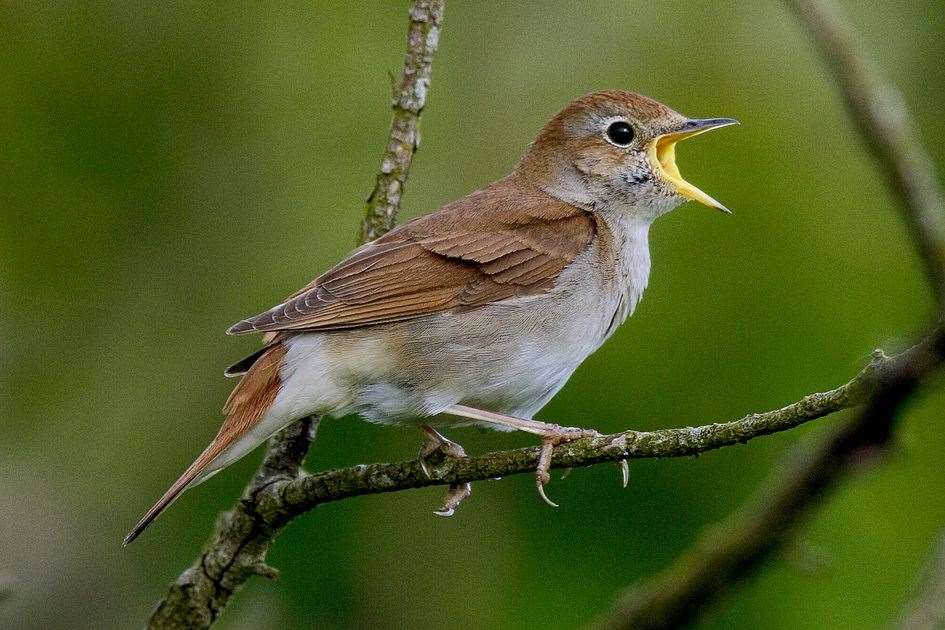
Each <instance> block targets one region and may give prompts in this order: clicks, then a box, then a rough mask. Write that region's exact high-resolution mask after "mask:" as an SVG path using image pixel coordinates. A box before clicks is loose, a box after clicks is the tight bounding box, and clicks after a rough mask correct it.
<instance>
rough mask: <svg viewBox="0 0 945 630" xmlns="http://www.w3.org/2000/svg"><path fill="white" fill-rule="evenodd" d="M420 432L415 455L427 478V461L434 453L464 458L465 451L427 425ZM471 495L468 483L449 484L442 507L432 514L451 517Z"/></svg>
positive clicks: (428, 471) (470, 487)
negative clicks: (419, 443) (421, 442)
mask: <svg viewBox="0 0 945 630" xmlns="http://www.w3.org/2000/svg"><path fill="white" fill-rule="evenodd" d="M420 430H421V431H423V436H424V437H423V444H421V445H420V452H419V453H418V454H417V461H418V462H419V463H420V469H421V470H423V474H425V475H426V476H427V477H432V476H431V475H430V469H429V467H428V466H427V460H428V459H429V458H430V456H431V455H433V454H434V453H437V452H439V453H442V454H443V456H445V457H453V458H459V457H466V451H465V450H463V447H462V446H460V445H459V444H457V443H456V442H453V441H452V440H450V439H449V438H447V437H446V436H445V435H443V434H442V433H440V432H439V431H437V430H436V429H434V428H433V427H431V426H430V425H428V424H421V425H420ZM470 494H472V485H471V484H470V483H469V482H464V483H454V484H450V487H449V490H447V492H446V496H445V497H444V498H443V506H442V507H441V508H440V509H438V510H436V511H435V512H433V513H434V514H436V515H437V516H453V513H454V512H455V511H456V508H457V507H459V504H460V503H462V502H463V500H464V499H465V498H466V497H468V496H469V495H470Z"/></svg>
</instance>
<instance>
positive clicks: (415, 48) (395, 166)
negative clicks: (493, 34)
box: [148, 0, 445, 628]
mask: <svg viewBox="0 0 945 630" xmlns="http://www.w3.org/2000/svg"><path fill="white" fill-rule="evenodd" d="M444 4H445V0H412V1H411V2H410V9H409V12H410V25H409V28H408V31H407V55H406V58H405V59H404V68H403V72H402V75H401V80H400V83H399V85H398V86H397V87H396V89H395V90H394V95H393V108H394V116H393V121H392V122H391V129H390V136H389V138H388V141H387V145H386V149H385V151H384V158H383V160H382V162H381V167H380V171H379V173H378V175H377V182H376V184H375V187H374V191H373V192H372V193H371V196H370V198H369V199H368V203H367V209H366V217H365V219H364V223H363V225H362V230H361V242H362V243H363V242H366V241H368V240H372V239H375V238H377V237H378V236H380V235H382V234H383V233H384V232H386V231H388V230H390V229H391V228H392V227H393V225H394V222H395V221H396V218H397V211H398V209H399V208H400V199H401V195H402V193H403V187H404V183H405V182H406V181H407V174H408V172H409V170H410V163H411V161H412V158H413V154H414V152H415V151H416V149H417V145H418V144H419V141H420V135H419V134H420V131H419V129H420V114H421V112H422V111H423V106H424V104H425V103H426V96H427V91H428V90H429V87H430V73H431V67H432V63H433V54H434V53H435V52H436V47H437V42H438V38H439V32H440V26H441V24H442V21H443V9H444ZM317 429H318V419H317V418H306V419H304V420H300V421H299V422H296V423H294V424H293V425H291V426H289V427H287V428H286V429H284V430H283V431H281V432H280V433H279V434H278V435H276V436H274V437H273V438H272V439H271V440H270V443H269V447H268V450H267V451H266V456H265V458H264V459H263V463H262V464H261V465H260V467H259V470H258V471H257V472H256V474H255V476H254V477H253V479H252V481H250V483H249V485H247V487H246V489H245V490H244V492H243V496H242V498H241V499H240V500H239V502H238V503H237V504H236V505H235V506H234V507H233V508H232V509H231V510H230V511H228V512H225V513H224V514H223V515H221V517H220V519H219V521H218V522H217V525H216V527H215V528H214V531H213V533H212V534H211V536H210V540H209V541H208V542H207V544H206V545H205V546H204V549H203V551H202V552H201V554H200V556H199V557H198V558H197V559H196V560H195V561H194V563H193V564H192V565H191V566H190V567H189V568H187V569H186V570H185V571H184V572H183V573H182V574H181V575H180V577H178V578H177V580H176V581H175V582H174V583H173V584H171V586H170V588H169V589H168V592H167V595H165V597H164V599H163V600H161V602H160V603H159V604H158V607H157V609H156V610H155V611H154V613H153V614H152V616H151V618H150V620H149V622H148V628H208V627H210V626H211V625H212V624H213V623H214V622H215V621H216V619H217V617H218V616H219V614H220V613H221V612H222V610H223V608H224V607H225V606H226V604H227V603H228V602H229V600H230V598H231V597H232V596H233V595H234V594H235V593H236V591H237V590H238V589H239V588H240V587H241V586H242V585H243V583H245V582H246V580H247V579H248V578H249V577H250V576H252V575H261V576H264V577H269V578H272V577H275V576H276V575H277V574H278V572H277V571H276V570H275V569H273V568H272V567H270V566H268V565H266V563H265V558H266V553H267V552H268V551H269V546H270V544H271V543H272V540H273V537H274V536H275V535H276V534H277V533H278V532H279V531H280V530H281V528H282V527H283V526H284V525H285V522H286V521H284V520H281V519H278V518H276V519H273V518H267V516H270V515H268V514H266V513H265V506H261V505H260V503H259V498H260V497H261V495H263V494H264V491H265V490H266V489H267V488H269V487H271V486H272V485H273V484H275V483H277V482H279V481H282V480H286V479H293V478H295V477H298V476H299V475H300V474H301V465H302V461H303V460H304V459H305V455H306V454H307V453H308V449H309V446H310V445H311V443H312V441H313V440H314V439H315V434H316V431H317Z"/></svg>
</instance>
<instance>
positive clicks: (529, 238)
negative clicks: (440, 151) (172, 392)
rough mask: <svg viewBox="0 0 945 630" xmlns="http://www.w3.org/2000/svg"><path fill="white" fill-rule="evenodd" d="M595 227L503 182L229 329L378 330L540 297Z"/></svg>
mask: <svg viewBox="0 0 945 630" xmlns="http://www.w3.org/2000/svg"><path fill="white" fill-rule="evenodd" d="M595 227H596V225H595V223H594V219H593V217H592V216H591V215H590V214H588V213H586V212H585V211H583V210H581V209H579V208H576V207H574V206H570V205H568V204H565V203H563V202H561V201H558V200H556V199H554V198H552V197H550V196H548V195H546V194H545V193H542V192H540V191H536V190H534V189H529V188H523V186H522V184H521V183H520V182H519V183H517V184H515V183H512V184H510V182H509V180H502V181H500V182H496V184H493V185H492V186H491V187H489V188H487V189H484V190H482V191H478V192H476V193H473V194H472V195H470V196H469V197H466V198H464V199H461V200H460V201H458V202H455V203H453V204H449V205H447V206H445V207H444V208H442V209H440V210H439V211H437V212H435V213H433V214H430V215H427V216H425V217H421V218H420V219H417V220H415V221H412V222H410V223H407V224H405V225H403V226H401V227H399V228H397V229H395V230H393V231H391V232H389V233H388V234H387V235H385V236H383V237H382V238H380V239H378V240H376V241H374V242H373V243H369V244H368V245H365V246H364V247H361V248H360V249H358V250H356V251H355V252H354V253H352V254H351V255H350V256H349V257H348V258H347V259H346V260H344V261H342V262H341V263H340V264H338V265H337V266H336V267H334V268H333V269H331V270H329V271H328V272H326V273H325V274H323V275H322V276H320V277H318V278H316V279H315V280H314V281H312V282H311V283H310V284H309V285H308V286H306V287H305V288H303V289H302V290H300V291H299V292H297V293H296V294H294V295H293V296H291V297H290V298H289V299H288V300H287V301H285V302H283V303H282V304H279V305H277V306H275V307H273V308H272V309H270V310H268V311H266V312H265V313H261V314H259V315H257V316H255V317H251V318H248V319H245V320H243V321H241V322H238V323H237V324H235V325H234V326H233V327H232V328H230V330H229V332H230V333H232V334H236V333H244V332H254V331H269V332H271V331H279V330H286V331H290V330H312V331H318V330H336V329H343V328H352V327H358V326H371V325H376V324H382V323H389V322H394V321H402V320H407V319H413V318H416V317H422V316H424V315H429V314H432V313H437V312H442V311H448V310H451V309H470V308H476V307H480V306H483V305H486V304H491V303H495V302H500V301H502V300H507V299H510V298H513V297H516V296H521V295H528V294H534V293H541V292H543V291H547V290H548V289H549V288H550V287H551V286H553V285H554V282H555V280H556V279H557V277H558V275H559V274H560V273H561V272H562V271H563V270H564V269H565V268H566V267H567V266H568V265H570V264H571V262H573V261H574V259H575V258H576V257H577V256H578V255H579V254H580V253H581V252H582V251H584V250H585V249H587V247H588V246H589V245H590V243H591V241H592V239H593V236H594V234H595Z"/></svg>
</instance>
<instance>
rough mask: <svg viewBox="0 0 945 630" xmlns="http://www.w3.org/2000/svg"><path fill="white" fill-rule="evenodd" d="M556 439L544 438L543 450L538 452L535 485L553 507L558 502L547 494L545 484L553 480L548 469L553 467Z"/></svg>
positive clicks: (556, 505)
mask: <svg viewBox="0 0 945 630" xmlns="http://www.w3.org/2000/svg"><path fill="white" fill-rule="evenodd" d="M555 441H556V440H555V438H553V437H548V438H545V439H544V440H542V442H541V451H540V452H539V453H538V466H537V467H536V468H535V486H536V487H537V488H538V496H540V497H541V499H542V501H544V502H545V503H547V504H548V505H550V506H551V507H558V504H557V503H555V502H554V501H552V500H551V499H549V498H548V495H547V494H545V484H546V483H548V482H549V481H551V475H549V474H548V469H550V468H551V456H552V455H553V454H554V449H555Z"/></svg>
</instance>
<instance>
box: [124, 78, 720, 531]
mask: <svg viewBox="0 0 945 630" xmlns="http://www.w3.org/2000/svg"><path fill="white" fill-rule="evenodd" d="M731 124H736V121H735V120H732V119H730V118H710V119H690V118H686V117H685V116H682V115H681V114H678V113H677V112H675V111H673V110H672V109H670V108H668V107H666V106H664V105H662V104H660V103H658V102H656V101H654V100H652V99H649V98H646V97H644V96H641V95H639V94H634V93H632V92H625V91H605V92H595V93H592V94H588V95H586V96H583V97H581V98H579V99H577V100H576V101H574V102H572V103H571V104H570V105H568V106H567V107H565V108H564V110H562V111H561V112H560V113H559V114H558V115H557V116H555V117H554V118H553V119H552V120H551V121H550V122H549V123H548V124H547V125H545V127H544V128H543V129H542V130H541V132H540V133H539V134H538V137H537V138H536V139H535V141H534V142H533V143H532V144H531V146H530V147H529V149H528V151H527V152H526V153H525V156H524V157H523V158H522V160H521V162H520V163H519V164H518V166H517V167H516V168H515V169H514V170H513V171H512V173H511V174H510V175H508V176H507V177H504V178H502V179H500V180H498V181H496V182H494V183H492V184H490V185H488V186H486V187H485V188H483V189H482V190H478V191H476V192H474V193H472V194H470V195H468V196H466V197H464V198H462V199H459V200H457V201H454V202H452V203H449V204H447V205H445V206H443V207H442V208H440V209H439V210H437V211H436V212H434V213H432V214H429V215H426V216H423V217H420V218H418V219H415V220H413V221H411V222H409V223H406V224H404V225H402V226H400V227H398V228H396V229H394V230H392V231H391V232H389V233H388V234H386V235H384V236H382V237H381V238H379V239H377V240H375V241H373V242H371V243H368V244H366V245H364V246H363V247H360V248H359V249H357V250H355V251H354V252H353V253H352V254H351V255H350V256H349V257H348V258H346V259H345V260H343V261H342V262H341V263H339V264H338V265H336V266H335V267H334V268H332V269H330V270H328V271H327V272H325V273H324V274H322V275H321V276H319V277H318V278H316V279H315V280H313V281H312V282H311V283H310V284H309V285H308V286H306V287H304V288H303V289H301V290H300V291H298V292H297V293H295V294H294V295H292V296H291V297H290V298H289V299H288V300H286V301H285V302H283V303H281V304H279V305H278V306H275V307H274V308H272V309H270V310H268V311H266V312H264V313H262V314H260V315H257V316H255V317H250V318H248V319H244V320H242V321H240V322H238V323H236V324H235V325H233V326H232V327H231V328H230V329H229V331H228V333H229V334H241V333H251V332H262V333H265V337H264V341H265V343H264V346H263V348H262V349H261V350H259V351H258V352H256V353H254V354H252V355H251V356H249V357H247V358H246V359H243V360H242V361H240V362H238V363H236V364H235V365H233V366H232V367H230V369H228V370H227V372H226V373H227V375H228V376H237V375H241V379H240V381H239V383H238V384H237V386H236V388H235V389H234V390H233V393H232V394H231V395H230V397H229V399H228V400H227V401H226V405H225V406H224V411H225V413H226V420H225V421H224V423H223V426H222V427H221V428H220V431H219V433H217V436H216V437H215V438H214V439H213V441H212V442H211V443H210V445H209V446H208V447H207V448H206V450H204V451H203V453H201V454H200V456H199V457H197V459H196V461H194V463H193V464H191V465H190V467H189V468H187V470H186V471H184V473H183V475H181V477H180V478H179V479H178V480H177V481H176V482H174V484H173V485H172V486H171V487H170V489H169V490H168V491H167V492H166V493H165V494H164V496H162V497H161V498H160V499H159V500H158V502H157V503H156V504H155V505H154V506H153V507H152V508H151V509H150V510H148V512H147V513H146V514H145V515H144V517H143V518H142V519H141V521H140V522H139V523H138V524H137V525H136V526H135V527H134V529H133V530H131V532H130V533H129V534H128V535H127V537H126V538H125V541H124V542H125V544H127V543H129V542H131V541H132V540H134V538H136V537H137V536H138V535H139V534H140V533H141V532H142V531H143V530H144V528H145V527H147V526H148V524H150V523H151V521H153V520H154V519H155V518H156V517H157V516H158V515H159V514H160V513H161V512H162V511H164V510H165V509H166V508H167V507H168V505H170V504H171V502H172V501H174V499H176V498H177V496H178V495H180V493H181V492H183V491H184V490H186V489H188V488H190V487H192V486H194V485H196V484H198V483H200V482H201V481H203V480H205V479H207V478H208V477H209V476H210V475H212V474H213V473H215V472H217V471H219V470H220V469H222V468H223V467H225V466H227V465H229V464H231V463H232V462H234V461H235V460H237V459H238V458H240V457H242V456H243V455H245V454H246V453H248V452H249V451H250V450H252V449H253V448H255V447H256V446H258V445H259V444H260V443H262V442H263V441H265V440H266V439H267V438H268V437H269V436H271V435H272V434H273V433H275V432H276V431H279V430H280V429H282V428H283V427H285V426H286V425H288V424H290V423H291V422H293V421H295V420H298V419H300V418H303V417H306V416H310V415H319V416H338V417H340V416H345V415H348V414H358V415H360V416H361V417H362V418H364V419H365V420H368V421H370V422H376V423H381V424H402V423H411V424H414V425H415V426H418V427H419V428H420V429H422V430H423V432H424V434H425V442H424V445H423V447H422V448H421V451H420V455H419V458H420V463H421V465H422V466H423V468H424V470H425V471H426V470H427V468H426V460H427V458H428V457H429V456H430V455H432V453H433V452H435V451H436V450H437V449H441V450H443V451H444V452H445V453H446V454H448V455H454V456H461V455H463V454H464V453H463V451H462V448H461V447H460V446H459V445H457V444H455V443H453V442H451V441H449V440H447V439H446V438H445V437H443V436H442V435H441V434H440V433H439V432H438V431H437V430H436V429H435V428H433V427H434V426H456V425H462V424H476V425H482V426H487V427H491V428H494V429H499V430H518V431H526V432H529V433H533V434H535V435H537V436H539V437H540V438H541V441H542V450H541V456H540V459H539V464H538V470H537V473H536V475H537V486H538V490H539V493H540V494H541V496H542V498H544V499H545V500H546V501H548V499H547V497H546V496H545V493H544V489H543V487H544V484H545V483H547V481H548V468H549V465H550V462H551V455H552V451H553V448H554V446H555V445H557V444H560V443H562V442H566V441H568V440H573V439H575V438H578V437H581V436H585V435H594V434H595V432H594V431H589V430H585V429H575V428H570V427H560V426H557V425H553V424H546V423H544V422H539V421H536V420H533V419H532V417H533V416H534V414H535V413H536V412H537V411H538V410H539V409H541V408H542V407H543V406H544V405H545V404H546V403H547V402H548V401H549V400H550V399H551V398H552V397H553V396H554V395H555V393H557V392H558V390H560V389H561V388H562V387H563V386H564V384H565V382H567V380H568V378H569V377H570V376H571V374H572V373H573V372H574V370H575V369H576V368H577V367H578V366H579V365H580V364H581V362H583V361H584V359H586V358H587V357H588V356H589V355H590V354H591V353H592V352H594V351H595V350H596V349H597V348H598V347H600V345H601V344H602V343H603V342H604V341H605V340H606V339H607V338H608V337H609V336H610V335H611V334H612V333H613V332H614V330H615V329H616V328H617V326H619V325H620V324H621V323H622V322H623V321H624V320H625V319H626V318H627V317H628V316H629V315H630V314H631V313H633V310H634V308H635V307H636V305H637V302H638V301H639V300H640V297H641V295H642V294H643V290H644V288H645V287H646V284H647V278H648V276H649V270H650V254H649V245H648V242H647V235H648V231H649V228H650V225H651V224H652V222H653V221H654V220H655V219H656V218H657V217H659V216H661V215H663V214H666V213H667V212H669V211H670V210H672V209H674V208H676V207H677V206H679V205H680V204H681V203H683V202H684V201H686V200H687V199H691V200H695V201H699V202H701V203H703V204H705V205H707V206H710V207H713V208H718V209H720V210H723V211H726V212H727V210H726V209H725V207H724V206H722V204H720V203H719V202H717V201H715V200H714V199H712V198H711V197H709V196H708V195H707V194H705V193H704V192H702V191H701V190H699V189H698V188H696V187H695V186H693V185H692V184H689V183H688V182H686V181H685V180H684V179H683V178H682V177H681V176H680V174H679V169H678V168H677V167H676V161H675V147H676V143H677V142H678V141H680V140H682V139H684V138H688V137H691V136H694V135H697V134H700V133H702V132H704V131H708V130H710V129H715V128H717V127H723V126H726V125H731ZM468 494H469V486H468V484H463V485H461V486H459V487H454V488H452V489H451V491H450V494H448V495H447V499H446V501H445V503H444V506H443V508H441V509H440V510H439V511H438V512H437V513H438V514H441V515H450V514H452V512H453V509H454V508H455V507H456V506H457V505H458V504H459V502H460V501H461V500H462V499H463V498H464V497H465V496H467V495H468ZM548 502H549V503H551V502H550V501H548ZM552 505H554V504H552Z"/></svg>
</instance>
